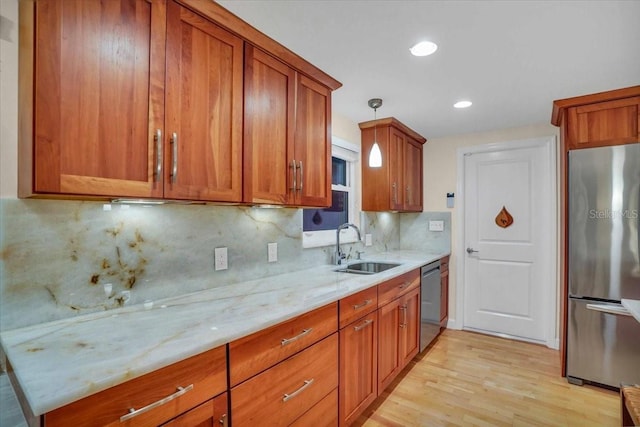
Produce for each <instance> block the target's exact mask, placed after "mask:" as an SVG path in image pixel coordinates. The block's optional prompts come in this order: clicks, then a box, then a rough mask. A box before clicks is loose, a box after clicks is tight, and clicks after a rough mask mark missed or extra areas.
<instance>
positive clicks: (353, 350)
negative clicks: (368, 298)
mask: <svg viewBox="0 0 640 427" xmlns="http://www.w3.org/2000/svg"><path fill="white" fill-rule="evenodd" d="M377 318H378V312H377V311H374V312H373V313H371V314H368V315H367V316H365V317H362V318H361V319H359V320H357V321H355V322H353V323H351V324H350V325H348V326H346V327H345V328H344V329H341V330H340V393H339V396H340V405H339V414H340V425H341V426H347V425H349V424H351V423H352V422H353V421H355V420H356V419H357V418H358V416H359V415H360V414H361V413H362V412H363V411H364V410H365V409H366V408H367V406H369V405H370V404H371V402H373V401H374V400H375V398H376V397H377V384H378V379H377V369H378V360H377V359H378V322H377Z"/></svg>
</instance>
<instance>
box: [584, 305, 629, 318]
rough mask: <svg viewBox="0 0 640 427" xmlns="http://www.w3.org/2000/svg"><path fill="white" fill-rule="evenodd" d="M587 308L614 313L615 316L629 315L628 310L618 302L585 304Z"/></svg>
mask: <svg viewBox="0 0 640 427" xmlns="http://www.w3.org/2000/svg"><path fill="white" fill-rule="evenodd" d="M587 309H589V310H593V311H600V312H602V313H607V314H614V315H616V316H631V313H629V310H627V309H626V308H624V307H623V306H622V305H618V304H616V305H613V304H587Z"/></svg>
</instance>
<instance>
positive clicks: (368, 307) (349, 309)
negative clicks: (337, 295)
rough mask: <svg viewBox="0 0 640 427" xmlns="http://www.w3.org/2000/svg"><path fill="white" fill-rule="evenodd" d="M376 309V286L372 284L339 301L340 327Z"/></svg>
mask: <svg viewBox="0 0 640 427" xmlns="http://www.w3.org/2000/svg"><path fill="white" fill-rule="evenodd" d="M377 309H378V287H377V286H373V287H371V288H368V289H365V290H363V291H360V292H358V293H355V294H353V295H350V296H348V297H345V298H342V299H341V300H340V302H339V310H340V328H344V327H345V326H347V325H348V324H349V323H351V322H353V321H354V320H357V319H359V318H360V317H362V316H364V315H365V314H368V313H371V312H372V311H375V310H377Z"/></svg>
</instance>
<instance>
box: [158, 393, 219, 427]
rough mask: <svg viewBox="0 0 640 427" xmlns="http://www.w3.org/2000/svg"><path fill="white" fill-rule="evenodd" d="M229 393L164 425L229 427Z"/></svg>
mask: <svg viewBox="0 0 640 427" xmlns="http://www.w3.org/2000/svg"><path fill="white" fill-rule="evenodd" d="M228 419H229V417H228V415H227V393H223V394H221V395H220V396H217V397H215V398H213V399H211V400H209V401H207V402H205V403H203V404H202V405H199V406H196V407H195V408H193V409H191V410H190V411H187V412H185V413H184V414H182V415H180V416H179V417H177V418H174V419H173V420H171V421H169V422H168V423H166V424H163V425H162V426H163V427H227V425H228Z"/></svg>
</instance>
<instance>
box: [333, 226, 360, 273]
mask: <svg viewBox="0 0 640 427" xmlns="http://www.w3.org/2000/svg"><path fill="white" fill-rule="evenodd" d="M349 227H351V228H353V229H354V230H356V233H358V241H362V237H361V236H360V230H359V229H358V227H356V226H355V224H350V223H348V222H345V223H344V224H342V225H341V226H339V227H338V229H337V230H336V253H335V263H336V265H340V264H342V260H343V259H345V258H346V257H347V255H346V254H345V253H344V252H342V249H340V230H344V229H345V228H349Z"/></svg>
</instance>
